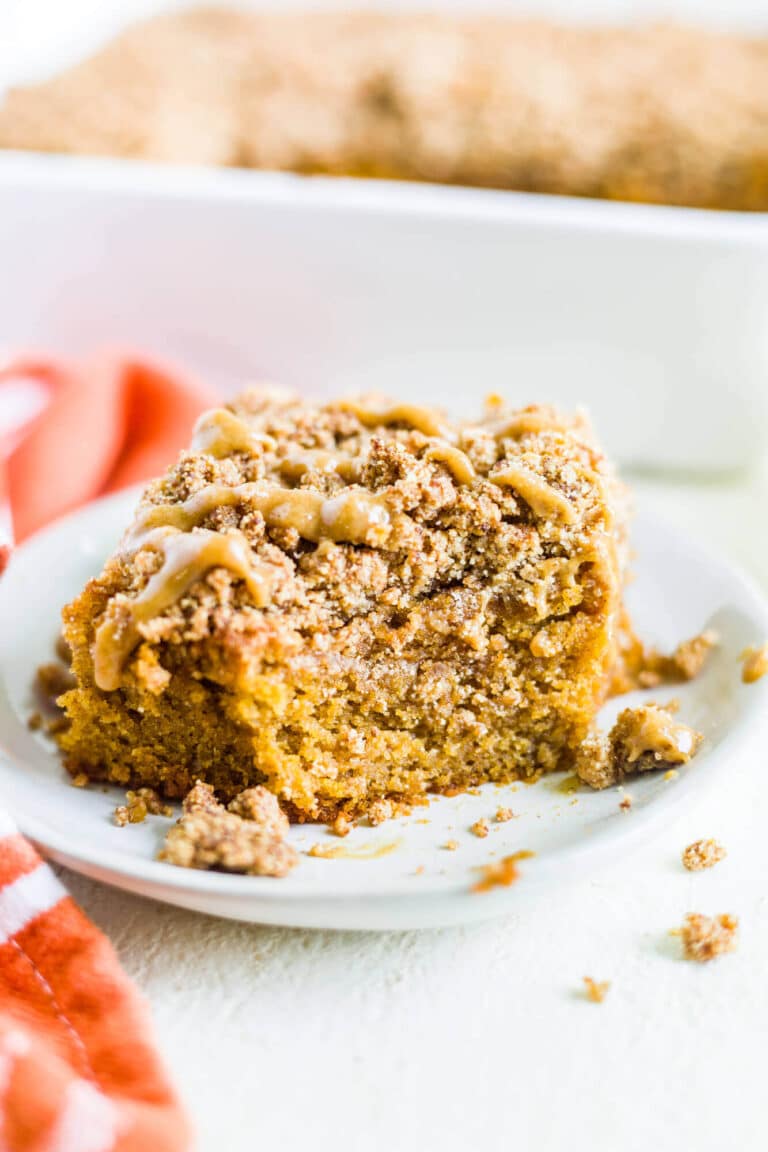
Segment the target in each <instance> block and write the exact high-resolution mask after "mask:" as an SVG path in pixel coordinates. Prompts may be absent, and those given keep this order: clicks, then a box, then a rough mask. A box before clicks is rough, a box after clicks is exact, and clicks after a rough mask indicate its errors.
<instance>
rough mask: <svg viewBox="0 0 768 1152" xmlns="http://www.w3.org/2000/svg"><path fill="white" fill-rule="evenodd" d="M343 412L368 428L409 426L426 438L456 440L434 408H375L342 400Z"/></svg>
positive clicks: (404, 406)
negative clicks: (392, 425)
mask: <svg viewBox="0 0 768 1152" xmlns="http://www.w3.org/2000/svg"><path fill="white" fill-rule="evenodd" d="M339 408H340V409H341V411H342V412H351V413H352V415H353V416H356V417H357V419H358V420H359V421H360V423H361V424H362V425H364V427H366V428H377V427H382V426H387V425H390V424H407V426H408V427H409V428H415V429H416V431H417V432H422V433H423V434H424V435H425V436H439V437H440V438H441V439H443V440H452V439H454V436H453V433H452V432H451V431H450V430H449V429H447V428H446V427H445V425H444V424H441V423H440V420H439V417H438V414H437V412H435V410H434V409H433V408H425V407H422V405H421V404H393V405H391V406H390V407H387V408H375V407H372V406H370V405H368V404H363V403H361V402H359V401H357V400H342V401H341V403H340V404H339Z"/></svg>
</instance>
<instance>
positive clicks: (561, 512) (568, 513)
mask: <svg viewBox="0 0 768 1152" xmlns="http://www.w3.org/2000/svg"><path fill="white" fill-rule="evenodd" d="M488 479H489V480H490V481H491V482H492V483H493V484H498V485H500V486H501V487H503V488H512V489H514V491H515V492H518V493H519V494H520V496H522V498H523V500H525V502H526V504H529V505H530V506H531V508H532V509H533V511H534V512H535V513H536V515H537V516H541V517H542V518H543V519H546V520H548V519H551V518H552V517H554V518H555V519H556V520H562V521H563V522H564V523H565V524H573V523H575V520H576V511H575V509H574V507H573V505H572V504H571V502H570V500H568V499H567V497H565V496H564V495H563V494H562V492H558V490H557V488H553V487H552V485H551V484H547V482H546V480H542V478H541V477H540V476H537V475H536V474H535V473H534V472H531V471H530V470H529V469H528V468H526V467H525V466H524V465H522V464H507V465H506V466H505V467H504V469H503V471H501V472H497V473H496V474H495V475H493V476H489V477H488Z"/></svg>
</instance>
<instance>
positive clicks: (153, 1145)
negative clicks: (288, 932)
mask: <svg viewBox="0 0 768 1152" xmlns="http://www.w3.org/2000/svg"><path fill="white" fill-rule="evenodd" d="M211 402H212V396H211V395H210V393H209V392H208V391H207V390H206V389H204V388H202V387H201V386H199V385H197V384H194V383H192V382H189V381H187V380H185V379H184V378H183V377H180V376H177V375H176V374H174V373H171V372H167V371H165V370H163V369H161V368H158V367H156V366H154V365H151V364H147V363H141V362H138V361H134V360H127V359H112V360H101V361H100V362H98V363H91V364H88V365H79V364H71V363H64V362H58V361H57V362H51V361H46V360H40V359H25V360H23V361H19V362H18V363H15V364H11V365H8V366H6V367H4V368H3V369H2V370H0V573H1V572H2V570H3V567H4V563H5V562H6V561H7V547H8V545H9V544H10V536H11V532H13V534H14V535H15V537H16V539H19V540H20V539H23V538H24V537H25V536H27V535H29V534H30V533H31V532H34V531H35V530H36V529H38V528H40V527H42V526H43V525H44V524H46V523H47V522H48V521H49V520H52V519H54V518H55V517H57V516H59V515H61V514H63V513H65V512H68V511H70V510H71V509H74V508H76V507H77V506H78V505H79V504H82V503H84V502H86V501H87V500H90V499H93V498H94V497H96V496H99V495H102V494H104V493H106V492H112V491H116V490H117V489H118V488H121V487H123V486H125V485H127V484H132V483H134V482H137V481H139V480H142V479H146V478H148V477H149V476H151V475H153V474H155V473H157V472H159V471H161V470H162V468H163V467H164V466H165V465H166V464H167V463H168V462H169V461H170V460H171V459H173V457H174V455H175V454H176V452H177V451H178V450H179V448H180V447H182V446H183V445H184V444H185V443H187V442H188V439H189V433H190V429H191V426H192V424H193V422H194V419H195V417H196V416H197V415H198V413H199V412H200V410H201V409H202V408H204V407H206V406H207V405H209V404H210V403H211ZM3 505H4V507H3ZM3 517H4V518H3ZM3 526H4V530H5V535H6V541H5V544H4V543H3V539H2V532H3ZM190 1141H191V1137H190V1131H189V1126H188V1123H187V1120H186V1117H185V1115H184V1112H183V1109H182V1107H181V1105H180V1103H179V1101H178V1099H177V1097H176V1095H175V1093H174V1091H173V1089H172V1087H171V1085H170V1083H169V1081H168V1079H167V1077H166V1074H165V1072H164V1070H163V1068H162V1065H161V1063H160V1060H159V1057H158V1055H157V1052H156V1050H155V1047H154V1043H153V1040H152V1033H151V1027H150V1022H149V1019H148V1014H147V1010H146V1007H145V1005H144V1002H143V1000H142V998H141V996H140V995H139V993H138V991H137V990H136V989H135V988H134V986H133V985H132V984H131V982H130V980H129V979H128V977H127V976H126V975H125V973H124V972H123V971H122V969H121V967H120V963H119V961H118V959H117V956H116V955H115V952H114V950H113V949H112V946H111V945H110V943H109V941H108V940H107V939H106V938H105V937H104V936H103V935H102V933H101V932H99V931H98V929H97V928H95V927H94V925H93V924H92V923H91V922H90V921H89V920H88V918H87V917H86V916H85V915H84V914H83V912H82V911H81V910H80V909H79V908H78V907H77V906H76V904H75V903H74V901H73V900H72V898H71V897H70V896H69V895H68V894H67V892H66V890H65V889H64V887H63V886H62V884H61V883H60V882H59V880H58V879H57V878H56V876H55V875H54V873H53V871H52V870H51V869H50V868H49V867H48V865H47V864H45V863H43V861H42V860H41V859H40V857H39V856H38V854H37V852H36V851H35V850H34V848H33V847H32V846H31V845H30V844H29V843H28V842H27V841H26V840H25V839H24V838H23V837H22V836H20V835H19V834H18V832H17V831H16V829H15V827H14V825H13V823H12V821H11V820H10V818H9V817H8V816H7V815H6V814H5V813H4V812H3V811H2V810H1V809H0V1152H185V1150H187V1149H188V1148H190Z"/></svg>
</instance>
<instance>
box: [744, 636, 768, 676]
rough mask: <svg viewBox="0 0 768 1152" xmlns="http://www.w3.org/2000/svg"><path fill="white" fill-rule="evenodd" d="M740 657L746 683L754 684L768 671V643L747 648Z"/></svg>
mask: <svg viewBox="0 0 768 1152" xmlns="http://www.w3.org/2000/svg"><path fill="white" fill-rule="evenodd" d="M739 659H740V660H741V661H742V668H741V679H742V680H743V681H744V683H745V684H754V683H755V682H756V681H757V680H760V679H762V677H763V676H765V674H766V672H768V644H763V646H762V647H761V648H754V647H753V648H745V649H744V651H743V652H742V654H741V656H740V657H739Z"/></svg>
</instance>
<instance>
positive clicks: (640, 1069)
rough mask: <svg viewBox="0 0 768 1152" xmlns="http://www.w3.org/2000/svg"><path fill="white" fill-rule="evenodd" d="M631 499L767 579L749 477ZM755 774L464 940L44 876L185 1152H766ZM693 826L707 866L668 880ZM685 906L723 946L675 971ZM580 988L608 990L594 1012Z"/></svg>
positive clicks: (762, 838)
mask: <svg viewBox="0 0 768 1152" xmlns="http://www.w3.org/2000/svg"><path fill="white" fill-rule="evenodd" d="M635 488H636V490H638V491H639V493H640V495H641V498H642V499H643V500H644V501H646V502H648V503H650V505H651V506H652V507H653V508H655V509H656V510H657V511H658V512H660V513H661V514H662V515H664V516H666V518H667V519H668V520H673V521H674V522H676V523H679V524H680V526H681V527H684V528H685V529H686V531H688V532H690V533H692V534H693V535H696V536H698V537H700V538H702V539H704V540H705V541H707V542H708V543H709V544H710V546H712V545H714V546H716V547H717V548H718V549H719V550H721V551H722V552H723V553H725V554H726V555H727V556H729V557H731V558H732V559H733V561H734V562H737V563H740V564H741V565H742V566H744V567H746V568H747V569H751V571H752V573H753V575H754V576H755V577H756V578H757V579H758V580H760V581H761V582H762V584H763V586H764V587H766V588H768V537H767V536H766V533H765V523H766V513H765V509H766V504H767V503H768V476H762V477H760V476H758V477H753V478H752V479H751V480H744V479H741V480H733V481H730V482H727V483H726V482H722V483H718V484H714V483H710V484H705V485H698V486H686V485H684V484H681V483H672V482H665V483H661V482H654V483H651V482H643V483H636V484H635ZM766 769H768V757H766V755H765V754H763V753H762V752H761V751H760V750H757V751H756V754H755V755H754V756H753V757H752V758H751V759H750V760H749V762H743V763H734V764H733V765H732V774H733V779H732V780H727V779H724V780H723V781H722V783H720V784H719V785H716V786H715V788H714V790H713V791H712V792H711V793H710V794H709V795H708V796H706V797H705V798H704V799H703V800H702V802H701V803H700V805H699V806H698V807H697V809H696V810H695V811H691V812H690V813H689V814H687V815H686V816H685V817H684V818H683V819H681V820H680V821H679V822H678V823H677V824H676V825H674V826H673V827H671V828H670V829H669V830H668V831H665V832H663V833H662V834H661V835H659V836H658V837H657V838H656V839H654V840H653V841H652V842H651V843H649V844H648V845H647V847H645V848H643V849H642V850H641V851H639V852H637V853H635V854H634V855H632V856H631V857H629V858H627V859H625V860H618V861H617V862H616V863H615V865H614V866H612V867H611V869H610V870H608V871H605V872H603V873H601V874H598V875H596V876H595V877H594V878H593V879H592V880H591V881H589V882H586V883H581V884H579V885H577V886H575V887H571V886H568V885H567V884H566V883H565V882H564V884H563V888H562V891H559V892H552V893H551V895H550V896H549V897H548V899H547V902H546V904H542V905H541V906H540V907H534V908H530V907H528V908H526V909H525V910H524V911H521V912H520V914H518V915H517V916H515V917H510V918H509V919H506V920H502V921H496V922H491V923H489V924H485V925H481V926H479V927H478V926H475V927H470V928H465V929H446V930H443V931H429V932H423V933H418V932H410V933H392V934H381V935H376V934H373V933H360V934H355V933H332V932H311V931H290V930H284V929H277V928H261V927H256V926H252V925H243V924H236V923H229V922H225V921H219V920H215V919H211V918H208V917H205V916H201V915H196V914H193V913H188V912H183V911H180V910H177V909H174V908H168V907H165V906H163V905H160V904H156V903H153V902H151V901H148V900H143V899H139V898H137V897H132V896H129V895H126V894H123V893H121V892H117V891H113V890H111V889H108V888H105V887H102V886H101V885H99V884H96V883H94V882H92V881H89V880H86V879H84V878H82V877H79V876H76V875H74V874H72V873H70V872H67V871H66V870H63V869H62V870H60V871H61V873H62V875H63V878H64V880H65V882H66V883H67V884H68V885H69V887H70V889H71V891H72V892H73V893H74V895H75V896H76V898H77V899H78V900H79V901H80V902H81V904H82V905H83V907H84V908H85V910H86V911H87V912H88V913H89V915H91V916H92V917H93V919H94V920H95V921H96V923H97V924H99V925H100V926H101V927H102V928H103V929H104V930H105V931H106V932H107V933H108V935H109V936H110V937H111V939H112V940H113V942H114V944H115V945H116V947H117V949H118V952H119V954H120V957H121V959H122V961H123V963H124V965H125V967H126V969H127V970H128V972H129V973H130V974H131V976H132V977H133V978H134V979H135V980H136V981H137V983H138V984H139V986H140V987H141V989H142V990H143V991H144V993H145V994H146V996H147V997H148V998H149V1001H150V1003H151V1006H152V1010H153V1013H154V1019H155V1025H156V1030H157V1036H158V1040H159V1044H160V1047H161V1049H162V1051H163V1053H164V1055H165V1058H166V1060H167V1063H168V1066H169V1068H170V1069H171V1071H172V1074H173V1076H174V1077H175V1079H176V1082H177V1084H178V1087H179V1089H180V1091H181V1093H182V1094H183V1096H184V1098H185V1100H186V1102H187V1105H188V1107H189V1109H190V1112H191V1114H192V1116H193V1118H194V1121H195V1123H196V1125H197V1128H198V1133H199V1148H200V1150H201V1152H246V1150H248V1152H250V1150H252V1149H254V1148H257V1147H260V1148H275V1147H276V1148H279V1149H281V1150H286V1152H292V1150H293V1149H299V1148H301V1149H305V1148H311V1149H312V1150H313V1152H326V1150H328V1152H331V1150H333V1152H337V1150H339V1149H344V1152H357V1150H360V1152H379V1150H382V1152H384V1150H386V1152H410V1150H411V1149H413V1150H425V1152H433V1150H439V1152H451V1150H453V1149H457V1150H459V1149H460V1150H462V1152H463V1150H467V1152H479V1150H483V1152H495V1150H496V1149H498V1150H499V1152H502V1150H503V1152H510V1150H511V1149H512V1148H513V1147H514V1148H518V1149H520V1150H521V1152H550V1150H560V1149H566V1148H567V1149H569V1150H572V1152H582V1150H584V1152H603V1150H605V1152H635V1150H637V1152H641V1150H642V1152H650V1150H653V1152H667V1150H669V1152H672V1150H673V1149H674V1150H675V1152H686V1150H687V1149H696V1152H709V1150H712V1152H714V1150H715V1149H717V1150H718V1152H725V1150H727V1152H731V1150H733V1152H751V1150H752V1149H755V1150H757V1149H761V1150H763V1149H765V1148H766V1147H768V1118H767V1113H766V1108H765V1098H764V1092H765V1088H764V1081H765V1072H764V1042H765V1039H766V1037H768V903H767V902H766V893H767V892H768V871H767V870H766V854H765V852H766V850H765V843H766V831H765V830H766V828H768V790H766V788H765V787H764V786H763V785H762V780H761V776H762V774H763V773H764V772H765V771H766ZM629 818H631V814H630V817H629ZM708 836H715V837H717V838H718V839H720V840H721V841H722V842H723V843H724V844H725V845H726V847H727V848H728V851H729V855H728V858H727V860H726V861H724V862H723V863H722V864H720V865H718V866H717V867H716V868H715V869H713V870H712V871H710V872H703V873H688V872H686V871H685V870H684V869H683V868H682V865H681V864H680V853H681V850H682V849H683V848H684V847H685V845H686V844H688V843H689V842H690V841H691V840H694V839H697V838H699V837H708ZM690 911H701V912H707V913H717V912H731V913H735V914H736V915H738V916H739V918H740V920H741V939H740V945H739V950H738V952H737V953H736V954H735V955H732V956H726V957H723V958H722V959H720V960H718V961H716V962H714V963H712V964H709V965H700V966H699V965H695V964H691V963H686V962H684V961H682V960H680V959H679V958H678V951H679V944H678V943H677V942H676V941H675V940H674V939H672V938H670V937H669V936H668V930H669V929H670V928H673V927H675V926H676V925H678V924H679V923H680V922H681V920H682V918H683V917H684V915H685V914H686V913H687V912H690ZM584 975H591V976H593V977H595V978H596V979H607V980H610V981H611V989H610V992H609V994H608V997H607V999H606V1000H605V1002H604V1003H603V1004H601V1005H593V1004H590V1003H588V1002H586V1001H585V1000H584V999H583V997H582V995H581V980H582V977H583V976H584Z"/></svg>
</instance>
